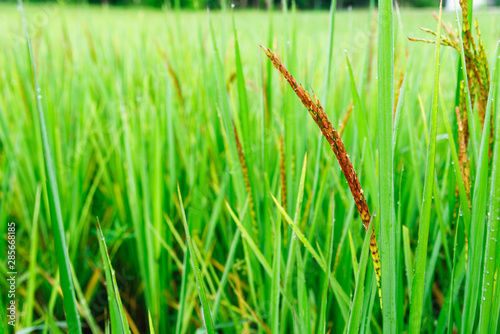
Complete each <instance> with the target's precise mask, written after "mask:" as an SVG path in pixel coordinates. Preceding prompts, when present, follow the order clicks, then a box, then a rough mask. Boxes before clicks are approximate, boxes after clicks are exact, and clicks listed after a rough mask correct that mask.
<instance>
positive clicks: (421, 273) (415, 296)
mask: <svg viewBox="0 0 500 334" xmlns="http://www.w3.org/2000/svg"><path fill="white" fill-rule="evenodd" d="M441 12H442V1H441V2H440V4H439V18H438V28H437V39H436V41H437V42H436V49H435V54H434V89H433V92H432V110H431V131H430V138H429V145H428V148H427V163H426V170H425V182H424V198H423V199H422V210H421V213H422V216H421V219H420V226H419V230H418V244H417V251H416V256H415V277H414V279H413V285H412V293H411V304H410V322H409V333H410V334H412V333H420V328H421V324H422V313H423V309H424V291H425V270H426V266H427V245H428V238H429V226H430V220H431V209H432V193H433V188H434V178H435V177H434V175H435V172H436V171H435V167H436V166H435V161H436V139H437V121H438V109H437V108H438V98H439V68H440V53H439V51H440V46H441V44H440V39H441Z"/></svg>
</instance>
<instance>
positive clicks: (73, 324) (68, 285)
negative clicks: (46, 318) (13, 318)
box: [17, 0, 82, 333]
mask: <svg viewBox="0 0 500 334" xmlns="http://www.w3.org/2000/svg"><path fill="white" fill-rule="evenodd" d="M17 5H18V8H19V9H20V10H19V11H20V13H21V20H22V24H23V30H24V33H25V36H26V43H27V45H28V55H29V63H30V65H31V72H32V75H33V83H34V91H35V94H36V108H37V111H38V121H39V126H40V133H41V137H42V138H41V139H42V146H43V151H44V163H45V168H46V170H47V191H48V198H49V206H50V217H51V220H52V233H53V236H54V245H55V248H56V258H57V264H58V266H59V274H60V278H61V289H62V292H63V303H64V310H65V311H66V322H67V324H68V330H69V331H70V332H71V333H81V332H82V329H81V324H80V317H79V315H78V309H77V306H76V297H75V288H74V286H73V278H72V277H71V265H70V261H69V254H68V246H67V244H66V237H65V235H64V223H63V218H62V212H61V202H60V200H59V190H58V187H57V176H56V170H55V165H54V161H53V160H52V153H51V150H50V144H49V138H48V134H47V128H46V125H45V115H44V112H43V108H42V101H41V98H42V95H41V89H40V84H39V82H38V72H37V68H36V61H35V53H34V51H33V46H32V45H31V40H30V36H29V31H28V23H27V21H26V16H25V14H24V9H23V2H22V0H17Z"/></svg>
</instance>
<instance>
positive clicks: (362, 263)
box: [347, 219, 373, 334]
mask: <svg viewBox="0 0 500 334" xmlns="http://www.w3.org/2000/svg"><path fill="white" fill-rule="evenodd" d="M372 224H373V219H372V220H371V222H370V225H369V226H368V231H371V229H372V227H373V226H372ZM370 239H371V233H366V234H365V240H364V241H363V247H362V248H361V258H360V260H359V269H358V272H357V276H356V288H355V290H354V297H353V300H352V305H351V314H350V315H349V323H348V324H347V333H354V334H357V333H358V332H359V327H360V326H361V314H362V311H363V297H364V293H365V275H366V268H367V265H368V257H369V254H370Z"/></svg>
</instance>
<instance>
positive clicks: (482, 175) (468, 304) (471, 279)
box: [462, 48, 498, 333]
mask: <svg viewBox="0 0 500 334" xmlns="http://www.w3.org/2000/svg"><path fill="white" fill-rule="evenodd" d="M497 58H498V48H497ZM495 63H498V62H495ZM495 84H496V82H495V81H492V83H491V85H490V92H489V98H488V103H487V106H486V116H485V120H489V119H490V116H491V109H492V103H493V99H492V96H493V91H494V90H493V89H494V86H495ZM497 126H498V125H497ZM489 139H490V122H489V121H485V122H484V127H483V135H482V138H481V148H480V151H479V160H478V164H477V171H476V182H475V184H474V195H473V196H472V219H471V225H470V234H469V258H468V263H467V278H466V281H465V296H464V298H465V300H464V311H463V320H464V321H463V326H462V333H472V332H473V331H475V324H476V323H475V319H476V313H477V312H476V311H477V307H478V297H479V296H481V292H480V286H481V270H480V268H482V262H483V256H484V250H485V247H484V230H485V225H486V224H485V219H486V208H487V204H488V202H487V196H488V194H487V192H488V182H489V180H488V159H489ZM491 262H493V261H491ZM491 264H492V265H493V266H494V263H491ZM485 274H491V275H490V278H489V279H490V280H491V281H492V275H493V274H492V273H488V272H486V273H485ZM483 293H484V291H483ZM483 298H484V295H483ZM490 300H491V299H490ZM487 312H489V310H487Z"/></svg>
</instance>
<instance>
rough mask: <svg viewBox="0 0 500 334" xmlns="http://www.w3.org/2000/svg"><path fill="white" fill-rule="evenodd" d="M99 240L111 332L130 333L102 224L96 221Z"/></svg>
mask: <svg viewBox="0 0 500 334" xmlns="http://www.w3.org/2000/svg"><path fill="white" fill-rule="evenodd" d="M96 230H97V239H98V241H99V249H100V251H101V258H102V263H103V265H104V274H105V276H106V291H107V292H108V297H109V298H108V301H109V318H110V322H111V331H112V332H113V333H130V328H129V326H128V322H127V319H126V316H125V312H124V310H123V305H122V301H121V298H120V293H119V291H118V285H117V283H116V278H115V271H114V270H113V267H112V265H111V260H110V259H109V254H108V249H107V247H106V241H105V239H104V234H102V229H101V224H100V223H99V219H97V221H96Z"/></svg>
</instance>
